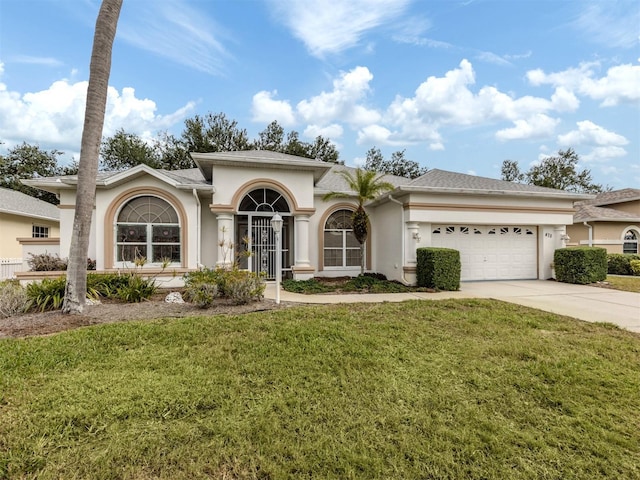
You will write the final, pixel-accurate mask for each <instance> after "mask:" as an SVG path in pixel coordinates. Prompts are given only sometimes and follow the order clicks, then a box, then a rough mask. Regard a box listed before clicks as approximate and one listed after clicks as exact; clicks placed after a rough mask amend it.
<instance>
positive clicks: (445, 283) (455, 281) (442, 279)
mask: <svg viewBox="0 0 640 480" xmlns="http://www.w3.org/2000/svg"><path fill="white" fill-rule="evenodd" d="M416 253H417V266H416V276H417V283H418V287H426V288H433V289H436V290H460V271H461V264H460V252H459V251H458V250H453V249H451V248H434V247H425V248H419V249H418V250H417V252H416Z"/></svg>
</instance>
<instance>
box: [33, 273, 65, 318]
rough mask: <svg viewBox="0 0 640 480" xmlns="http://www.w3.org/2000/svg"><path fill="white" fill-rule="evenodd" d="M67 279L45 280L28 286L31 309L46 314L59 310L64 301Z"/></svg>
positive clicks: (63, 277)
mask: <svg viewBox="0 0 640 480" xmlns="http://www.w3.org/2000/svg"><path fill="white" fill-rule="evenodd" d="M66 282H67V277H65V276H64V275H63V276H61V277H58V278H45V279H44V280H42V281H41V282H32V283H30V284H28V285H27V289H26V290H27V297H29V302H30V308H32V309H34V310H39V311H41V312H45V311H48V310H59V309H60V308H62V302H63V301H64V290H65V286H66Z"/></svg>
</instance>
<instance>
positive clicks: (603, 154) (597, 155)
mask: <svg viewBox="0 0 640 480" xmlns="http://www.w3.org/2000/svg"><path fill="white" fill-rule="evenodd" d="M626 155H627V151H626V150H625V149H624V148H622V147H616V146H612V145H609V146H606V147H596V148H594V149H593V150H591V151H590V152H589V153H586V154H583V155H580V159H581V160H582V161H584V162H587V163H604V162H610V161H611V160H613V159H614V158H620V157H624V156H626Z"/></svg>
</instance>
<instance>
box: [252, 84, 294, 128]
mask: <svg viewBox="0 0 640 480" xmlns="http://www.w3.org/2000/svg"><path fill="white" fill-rule="evenodd" d="M277 94H278V92H277V91H276V90H274V91H273V92H266V91H262V92H258V93H256V94H255V95H254V96H253V102H252V104H251V112H252V114H253V117H252V121H254V122H262V123H267V124H268V123H271V122H273V121H274V120H276V121H277V122H278V123H279V124H280V125H282V126H283V127H288V126H291V125H294V124H295V122H296V119H295V115H294V113H293V108H291V105H290V104H289V102H287V101H284V100H274V99H273V97H275V96H276V95H277Z"/></svg>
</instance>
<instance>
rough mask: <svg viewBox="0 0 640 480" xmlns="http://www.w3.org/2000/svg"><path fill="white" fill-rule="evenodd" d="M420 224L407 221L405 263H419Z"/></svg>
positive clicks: (413, 264) (412, 264)
mask: <svg viewBox="0 0 640 480" xmlns="http://www.w3.org/2000/svg"><path fill="white" fill-rule="evenodd" d="M421 240H422V238H420V224H419V223H417V222H407V223H406V229H405V232H404V249H405V254H404V255H405V259H404V262H405V265H407V266H409V265H411V266H415V265H416V263H417V261H418V260H417V257H416V248H418V247H419V246H420V242H421Z"/></svg>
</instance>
